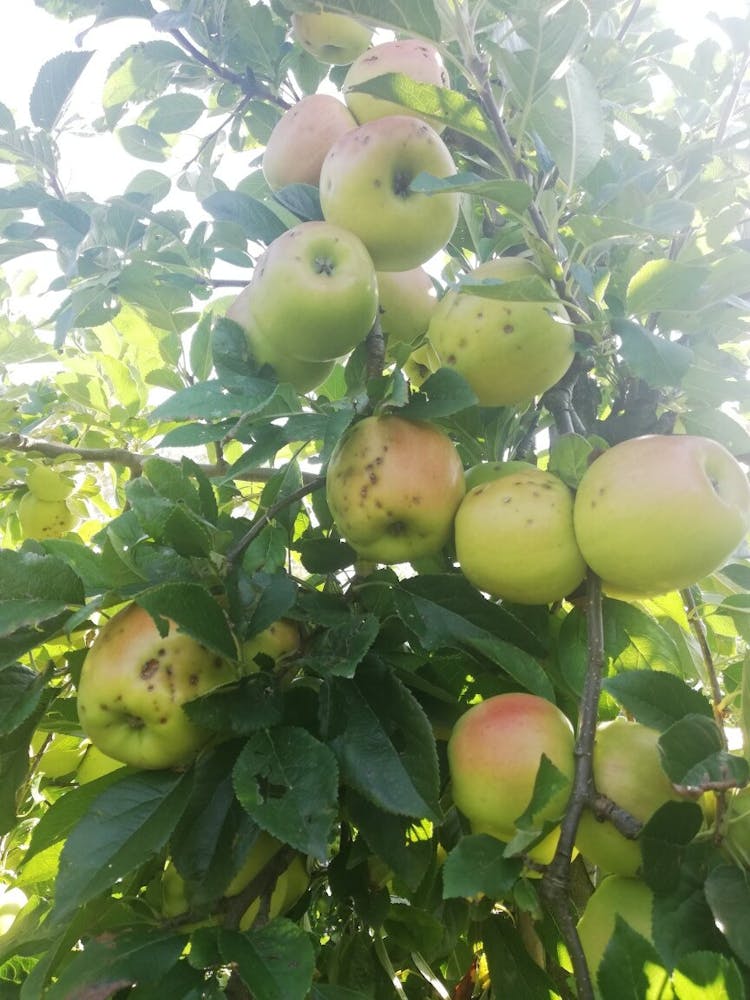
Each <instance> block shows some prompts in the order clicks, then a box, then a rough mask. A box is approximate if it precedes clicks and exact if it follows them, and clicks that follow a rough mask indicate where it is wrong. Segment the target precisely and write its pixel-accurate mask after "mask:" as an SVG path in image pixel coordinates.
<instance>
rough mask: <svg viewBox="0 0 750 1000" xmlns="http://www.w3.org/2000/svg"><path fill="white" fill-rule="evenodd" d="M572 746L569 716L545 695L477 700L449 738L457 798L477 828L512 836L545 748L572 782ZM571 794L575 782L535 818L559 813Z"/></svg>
mask: <svg viewBox="0 0 750 1000" xmlns="http://www.w3.org/2000/svg"><path fill="white" fill-rule="evenodd" d="M573 746H574V734H573V726H572V725H571V722H570V720H569V719H568V718H567V716H566V715H564V714H563V713H562V712H561V711H560V709H559V708H558V707H557V706H556V705H554V704H553V703H552V702H551V701H548V700H547V699H546V698H541V697H539V696H538V695H533V694H527V693H524V692H518V693H510V694H500V695H495V696H493V697H491V698H487V699H486V700H485V701H482V702H478V703H477V704H476V705H472V706H471V707H470V708H469V709H468V710H467V711H466V712H465V713H464V714H463V715H462V716H461V717H460V719H459V720H458V722H457V723H456V725H455V726H454V728H453V732H452V733H451V736H450V739H449V740H448V764H449V767H450V775H451V782H452V788H453V801H454V803H455V804H456V806H457V808H458V809H459V810H460V811H461V812H462V813H463V814H464V816H466V818H467V819H468V820H469V822H470V823H471V829H472V831H473V832H474V833H488V834H490V835H492V836H493V837H497V838H498V839H499V840H504V841H509V840H511V839H512V838H513V837H514V836H515V833H516V826H515V821H516V820H517V819H518V817H519V816H521V815H522V814H523V813H524V812H525V810H526V808H527V806H528V805H529V803H530V801H531V797H532V795H533V792H534V782H535V780H536V775H537V771H538V770H539V765H540V764H541V761H542V754H545V755H546V756H547V757H548V758H549V759H550V760H551V761H552V763H553V764H554V765H555V767H556V768H558V770H560V771H561V772H562V773H563V774H564V775H565V776H566V777H567V778H568V779H569V782H571V783H572V780H573V772H574V768H575V762H574V757H573ZM569 795H570V787H567V788H563V789H561V790H560V791H559V792H558V793H557V794H556V795H554V796H553V798H552V799H551V800H550V802H549V803H548V804H547V806H546V807H545V808H544V809H543V810H542V811H541V813H540V815H539V816H538V817H536V819H537V820H538V821H539V822H540V823H541V822H542V821H544V820H550V821H555V820H558V819H560V817H561V816H562V814H563V813H564V811H565V806H566V804H567V801H568V797H569ZM555 843H556V839H555Z"/></svg>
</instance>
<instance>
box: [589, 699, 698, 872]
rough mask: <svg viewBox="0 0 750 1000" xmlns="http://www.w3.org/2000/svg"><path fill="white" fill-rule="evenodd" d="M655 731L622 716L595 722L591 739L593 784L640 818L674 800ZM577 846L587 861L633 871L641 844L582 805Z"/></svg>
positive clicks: (637, 865) (606, 868) (614, 869)
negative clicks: (592, 739)
mask: <svg viewBox="0 0 750 1000" xmlns="http://www.w3.org/2000/svg"><path fill="white" fill-rule="evenodd" d="M658 744H659V733H658V731H657V730H656V729H651V728H649V727H648V726H644V725H642V724H641V723H639V722H629V721H628V720H627V719H625V718H622V717H620V718H617V719H613V720H612V721H611V722H603V723H600V724H599V726H598V727H597V731H596V742H595V743H594V756H593V764H592V766H593V776H594V786H595V788H596V790H597V792H599V793H600V794H601V795H606V796H607V798H609V799H612V801H613V802H615V803H616V804H617V805H618V806H620V807H621V808H622V809H624V810H625V811H626V812H628V813H630V814H631V816H633V817H634V818H635V819H637V820H638V821H639V822H641V823H645V822H647V820H649V819H650V818H651V816H652V815H653V813H655V812H656V810H657V809H658V808H659V807H660V806H662V805H664V803H665V802H669V801H672V800H675V801H678V800H679V798H680V797H679V796H678V795H677V793H676V792H675V791H674V788H673V787H672V783H671V782H670V780H669V778H668V777H667V775H666V773H665V772H664V770H663V768H662V766H661V757H660V755H659V745H658ZM576 847H577V848H578V850H579V851H580V852H581V854H582V855H583V856H584V857H585V858H586V860H587V861H589V862H590V863H591V864H592V865H598V867H599V868H601V869H602V871H605V872H612V873H614V874H616V875H627V876H634V875H636V874H637V873H638V871H639V869H640V867H641V862H642V855H641V846H640V844H639V843H638V841H637V840H630V839H628V838H627V837H626V836H625V835H624V834H622V833H620V831H619V830H618V829H617V828H616V827H615V826H614V825H613V824H612V823H611V822H609V821H608V820H598V819H597V818H596V817H595V816H594V814H593V813H592V812H591V811H589V810H584V813H583V815H582V816H581V820H580V822H579V824H578V832H577V834H576Z"/></svg>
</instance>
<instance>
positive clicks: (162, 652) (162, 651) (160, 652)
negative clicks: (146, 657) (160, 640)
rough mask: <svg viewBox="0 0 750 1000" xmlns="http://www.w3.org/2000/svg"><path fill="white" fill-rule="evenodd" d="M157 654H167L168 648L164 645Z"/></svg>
mask: <svg viewBox="0 0 750 1000" xmlns="http://www.w3.org/2000/svg"><path fill="white" fill-rule="evenodd" d="M156 655H157V656H166V655H167V651H166V649H165V648H164V647H163V646H162V648H161V649H160V650H159V652H158V653H157V654H156Z"/></svg>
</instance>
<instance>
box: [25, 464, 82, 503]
mask: <svg viewBox="0 0 750 1000" xmlns="http://www.w3.org/2000/svg"><path fill="white" fill-rule="evenodd" d="M26 485H27V486H28V487H29V491H30V492H31V493H33V494H34V496H35V497H36V498H37V499H38V500H46V501H47V502H48V503H56V502H59V501H61V500H67V499H68V497H69V496H70V494H71V493H72V492H73V488H74V484H73V481H72V480H71V479H70V478H69V477H68V476H65V475H63V474H62V473H61V472H58V471H57V470H56V469H53V468H51V467H50V466H49V465H35V466H33V467H32V468H31V469H30V470H29V474H28V475H27V476H26Z"/></svg>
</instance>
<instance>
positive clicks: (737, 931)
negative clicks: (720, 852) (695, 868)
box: [705, 865, 750, 965]
mask: <svg viewBox="0 0 750 1000" xmlns="http://www.w3.org/2000/svg"><path fill="white" fill-rule="evenodd" d="M705 893H706V899H707V900H708V905H709V906H710V907H711V912H712V913H713V915H714V919H715V921H716V923H717V925H718V926H719V927H720V928H721V931H722V933H723V934H724V937H725V938H726V939H727V941H728V942H729V946H730V948H731V949H732V951H733V952H734V953H735V955H736V956H737V957H738V958H739V959H740V961H741V962H742V963H743V964H744V965H750V923H748V920H747V914H748V913H749V912H750V874H749V873H748V872H746V871H744V870H743V869H742V868H737V867H735V866H734V865H717V867H716V868H714V869H713V870H712V871H711V872H710V873H709V875H708V878H707V879H706V885H705Z"/></svg>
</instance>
